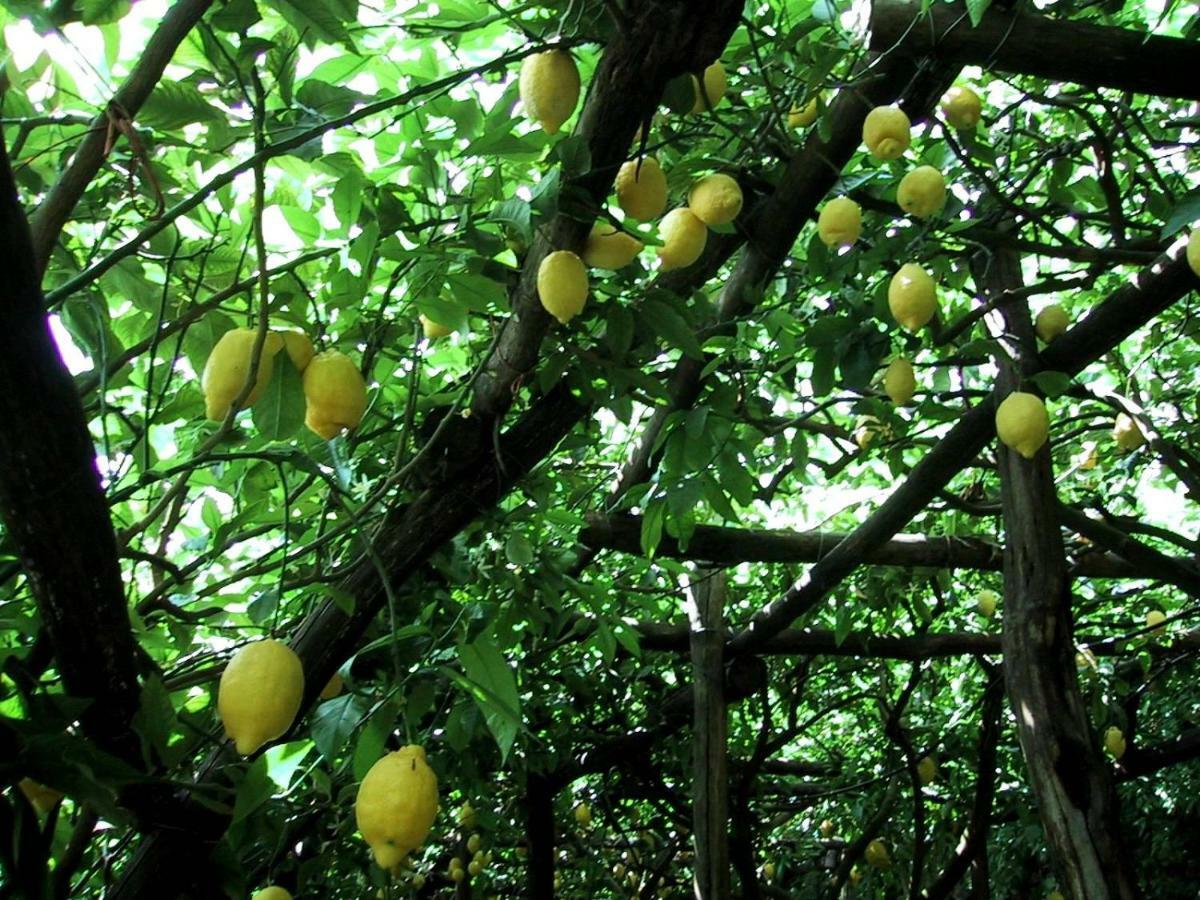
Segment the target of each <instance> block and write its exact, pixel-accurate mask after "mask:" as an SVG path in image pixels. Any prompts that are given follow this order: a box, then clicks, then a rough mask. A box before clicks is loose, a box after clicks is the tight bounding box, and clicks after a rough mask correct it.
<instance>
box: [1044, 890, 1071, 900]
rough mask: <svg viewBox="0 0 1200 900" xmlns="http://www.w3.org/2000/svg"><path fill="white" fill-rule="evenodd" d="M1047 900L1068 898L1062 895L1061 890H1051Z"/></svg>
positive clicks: (1064, 899)
mask: <svg viewBox="0 0 1200 900" xmlns="http://www.w3.org/2000/svg"><path fill="white" fill-rule="evenodd" d="M1046 900H1067V898H1066V897H1064V896H1063V895H1062V892H1061V891H1051V892H1050V893H1048V894H1047V895H1046Z"/></svg>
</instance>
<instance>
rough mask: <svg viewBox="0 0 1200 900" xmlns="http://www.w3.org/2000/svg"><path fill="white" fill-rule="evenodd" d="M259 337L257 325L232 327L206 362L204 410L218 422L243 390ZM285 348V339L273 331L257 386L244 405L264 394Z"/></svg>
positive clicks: (265, 342)
mask: <svg viewBox="0 0 1200 900" xmlns="http://www.w3.org/2000/svg"><path fill="white" fill-rule="evenodd" d="M257 337H258V329H256V328H232V329H230V330H229V331H227V332H225V333H224V334H223V335H221V337H220V339H219V340H218V341H217V343H216V344H215V345H214V346H213V348H212V353H210V354H209V355H208V360H207V361H206V362H205V363H204V372H203V374H202V375H201V376H200V389H201V390H203V391H204V412H205V414H206V415H207V416H208V417H209V418H210V419H212V420H213V421H214V422H221V421H223V420H224V419H225V416H226V414H227V413H228V412H229V407H230V405H231V404H232V403H233V401H234V400H235V399H236V398H237V396H238V394H240V393H241V392H242V388H243V387H244V386H245V384H246V379H247V378H248V377H249V376H250V354H251V353H253V352H254V342H255V340H256V338H257ZM281 349H283V338H281V337H280V336H279V335H278V334H276V333H275V332H272V331H268V332H267V336H266V338H265V339H264V340H263V347H262V353H261V354H260V357H259V364H258V374H257V375H255V379H254V388H253V389H252V390H251V391H250V396H248V397H247V398H246V399H245V401H244V402H243V404H242V408H243V409H245V408H247V407H250V406H253V405H254V404H255V403H257V402H258V398H259V397H261V396H262V393H263V391H265V390H266V389H267V385H268V384H269V383H270V381H271V371H272V370H273V369H274V367H275V354H276V353H278V352H279V351H280V350H281Z"/></svg>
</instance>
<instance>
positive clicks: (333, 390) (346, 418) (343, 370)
mask: <svg viewBox="0 0 1200 900" xmlns="http://www.w3.org/2000/svg"><path fill="white" fill-rule="evenodd" d="M304 399H305V403H306V407H305V412H304V424H305V425H307V426H308V427H309V429H310V430H312V431H313V432H314V433H316V434H318V435H320V436H321V437H323V438H324V439H325V440H327V441H329V440H332V439H333V438H334V437H336V436H337V435H338V434H339V433H340V432H341V431H342V429H345V428H356V427H358V423H359V422H361V421H362V417H363V413H365V412H366V411H367V384H366V382H365V381H363V377H362V373H361V372H359V371H358V366H356V365H355V364H354V363H353V361H351V359H350V357H348V356H347V355H346V354H344V353H341V352H339V351H337V350H326V351H325V352H324V353H318V354H317V355H316V356H314V357H313V359H312V362H310V363H309V364H308V368H306V369H305V370H304Z"/></svg>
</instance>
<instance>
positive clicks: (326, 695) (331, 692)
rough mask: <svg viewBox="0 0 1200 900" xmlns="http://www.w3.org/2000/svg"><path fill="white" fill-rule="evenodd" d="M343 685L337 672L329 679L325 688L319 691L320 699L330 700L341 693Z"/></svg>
mask: <svg viewBox="0 0 1200 900" xmlns="http://www.w3.org/2000/svg"><path fill="white" fill-rule="evenodd" d="M343 685H344V682H343V681H342V676H341V675H339V674H338V673H337V672H334V673H333V677H332V678H330V679H329V681H328V682H327V683H326V685H325V687H324V688H322V689H321V699H322V700H332V699H333V698H334V697H336V696H337V695H338V694H340V693H341V692H342V687H343Z"/></svg>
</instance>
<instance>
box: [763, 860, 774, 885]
mask: <svg viewBox="0 0 1200 900" xmlns="http://www.w3.org/2000/svg"><path fill="white" fill-rule="evenodd" d="M762 873H763V878H765V879H767V881H770V880H772V879H773V878H774V877H775V863H773V862H765V863H763V867H762Z"/></svg>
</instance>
